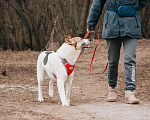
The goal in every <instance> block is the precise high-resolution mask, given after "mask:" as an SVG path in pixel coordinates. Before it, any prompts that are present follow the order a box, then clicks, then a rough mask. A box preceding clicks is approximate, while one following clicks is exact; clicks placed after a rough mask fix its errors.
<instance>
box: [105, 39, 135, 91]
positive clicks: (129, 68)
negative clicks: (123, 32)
mask: <svg viewBox="0 0 150 120" xmlns="http://www.w3.org/2000/svg"><path fill="white" fill-rule="evenodd" d="M106 41H107V47H108V61H109V62H108V84H109V86H111V87H112V88H115V87H116V86H117V77H118V63H119V59H120V48H121V45H122V43H123V47H124V67H125V89H126V90H131V91H133V90H135V89H136V86H135V77H136V61H135V60H136V45H137V39H134V38H130V37H118V38H111V39H106Z"/></svg>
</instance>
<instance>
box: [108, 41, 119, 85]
mask: <svg viewBox="0 0 150 120" xmlns="http://www.w3.org/2000/svg"><path fill="white" fill-rule="evenodd" d="M121 43H122V40H121V38H113V39H107V47H108V84H109V86H111V87H112V88H115V87H116V86H117V77H118V63H119V58H120V48H121Z"/></svg>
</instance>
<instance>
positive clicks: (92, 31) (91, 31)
mask: <svg viewBox="0 0 150 120" xmlns="http://www.w3.org/2000/svg"><path fill="white" fill-rule="evenodd" d="M88 31H89V29H87V32H88ZM90 33H95V31H94V30H90Z"/></svg>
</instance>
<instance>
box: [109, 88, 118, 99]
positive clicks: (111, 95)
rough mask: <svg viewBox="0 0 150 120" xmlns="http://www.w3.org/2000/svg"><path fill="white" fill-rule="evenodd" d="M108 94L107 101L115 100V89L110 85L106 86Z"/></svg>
mask: <svg viewBox="0 0 150 120" xmlns="http://www.w3.org/2000/svg"><path fill="white" fill-rule="evenodd" d="M108 90H109V94H108V98H107V102H115V101H117V94H116V92H115V89H113V88H112V87H110V86H108Z"/></svg>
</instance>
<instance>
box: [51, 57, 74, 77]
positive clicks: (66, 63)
mask: <svg viewBox="0 0 150 120" xmlns="http://www.w3.org/2000/svg"><path fill="white" fill-rule="evenodd" d="M61 59H62V63H63V65H64V67H65V68H66V72H67V75H68V76H69V75H70V74H71V73H72V72H73V70H74V68H75V64H74V65H71V64H70V63H69V62H67V60H66V59H63V58H61ZM53 75H54V77H55V78H56V79H57V77H56V75H55V74H54V73H53Z"/></svg>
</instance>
